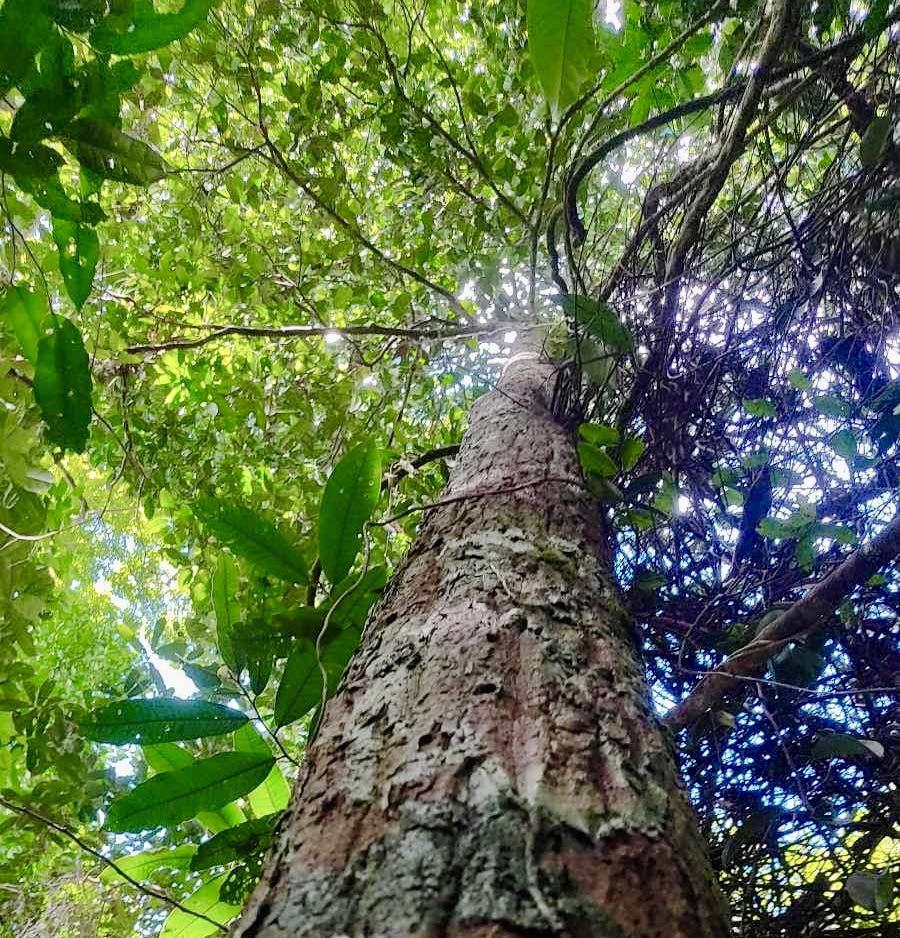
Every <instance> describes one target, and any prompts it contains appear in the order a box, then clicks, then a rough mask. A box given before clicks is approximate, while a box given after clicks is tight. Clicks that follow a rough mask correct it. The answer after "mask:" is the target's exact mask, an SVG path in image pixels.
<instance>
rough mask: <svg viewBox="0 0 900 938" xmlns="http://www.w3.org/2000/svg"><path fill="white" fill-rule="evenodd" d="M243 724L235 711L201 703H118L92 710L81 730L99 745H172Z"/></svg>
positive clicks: (171, 700) (168, 700) (159, 700)
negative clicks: (100, 743)
mask: <svg viewBox="0 0 900 938" xmlns="http://www.w3.org/2000/svg"><path fill="white" fill-rule="evenodd" d="M246 722H247V717H246V716H245V715H244V714H243V713H241V712H240V711H239V710H232V709H231V707H225V706H223V705H222V704H217V703H210V702H208V701H205V700H178V699H176V698H169V697H161V698H156V699H154V700H120V701H118V702H117V703H111V704H108V705H107V706H105V707H103V708H102V709H100V710H97V711H95V712H94V713H93V714H92V715H91V718H90V720H89V721H88V722H86V723H83V724H82V727H81V728H82V731H83V732H84V734H85V736H87V737H88V739H95V740H97V741H98V742H103V743H115V744H117V745H123V744H125V743H144V744H149V745H153V744H155V743H166V742H175V741H177V740H180V739H198V738H199V737H201V736H221V735H222V734H223V733H230V732H232V731H234V730H236V729H237V728H238V727H240V726H243V725H244V724H245V723H246Z"/></svg>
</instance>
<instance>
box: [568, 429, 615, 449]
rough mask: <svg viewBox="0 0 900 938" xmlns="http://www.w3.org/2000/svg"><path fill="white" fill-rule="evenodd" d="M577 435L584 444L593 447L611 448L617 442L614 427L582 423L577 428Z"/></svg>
mask: <svg viewBox="0 0 900 938" xmlns="http://www.w3.org/2000/svg"><path fill="white" fill-rule="evenodd" d="M578 435H579V436H580V437H581V439H582V440H584V442H585V443H591V444H593V445H594V446H612V445H613V444H615V443H618V442H619V431H618V430H617V429H616V428H615V427H610V426H607V425H606V424H601V423H583V424H581V426H579V427H578Z"/></svg>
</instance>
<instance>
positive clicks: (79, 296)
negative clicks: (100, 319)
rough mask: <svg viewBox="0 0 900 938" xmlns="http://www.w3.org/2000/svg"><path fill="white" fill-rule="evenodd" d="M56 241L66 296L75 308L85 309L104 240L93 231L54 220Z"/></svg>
mask: <svg viewBox="0 0 900 938" xmlns="http://www.w3.org/2000/svg"><path fill="white" fill-rule="evenodd" d="M53 240H54V241H55V242H56V247H57V249H58V250H59V272H60V273H61V274H62V278H63V282H64V283H65V285H66V292H67V293H68V294H69V299H71V301H72V302H73V303H74V304H75V308H76V309H81V307H82V306H84V301H85V300H86V299H87V298H88V295H89V294H90V292H91V285H92V284H93V282H94V272H95V271H96V269H97V261H98V260H99V258H100V239H99V238H98V237H97V232H96V231H94V229H93V228H88V227H87V226H86V225H79V224H76V223H74V222H71V221H66V219H64V218H54V219H53Z"/></svg>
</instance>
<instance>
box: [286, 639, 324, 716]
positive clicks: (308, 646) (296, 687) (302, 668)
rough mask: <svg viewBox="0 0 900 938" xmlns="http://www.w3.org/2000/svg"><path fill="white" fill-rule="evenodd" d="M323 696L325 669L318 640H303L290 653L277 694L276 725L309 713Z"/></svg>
mask: <svg viewBox="0 0 900 938" xmlns="http://www.w3.org/2000/svg"><path fill="white" fill-rule="evenodd" d="M321 699H322V672H321V671H320V670H319V662H318V659H317V658H316V646H315V643H314V642H312V641H309V640H308V639H300V641H298V642H297V643H296V644H295V645H294V647H293V649H292V650H291V653H290V655H289V656H288V659H287V662H286V664H285V666H284V673H283V674H282V675H281V681H280V683H279V684H278V691H277V692H276V694H275V725H276V726H286V725H287V724H288V723H293V722H294V720H299V719H300V717H302V716H303V715H304V714H306V713H309V711H310V710H312V709H313V707H315V706H316V705H317V704H318V703H319V701H320V700H321Z"/></svg>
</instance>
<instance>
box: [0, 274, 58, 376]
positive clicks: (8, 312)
mask: <svg viewBox="0 0 900 938" xmlns="http://www.w3.org/2000/svg"><path fill="white" fill-rule="evenodd" d="M48 315H49V309H48V307H47V301H46V299H45V298H44V297H43V296H41V295H39V294H37V293H32V292H31V290H26V289H25V288H24V287H10V288H9V289H8V290H7V291H6V295H5V296H4V297H3V302H2V304H0V319H2V320H5V321H6V322H8V323H9V324H10V326H12V331H13V332H14V333H15V336H16V338H17V339H18V340H19V346H20V347H21V349H22V354H23V355H24V356H25V357H26V358H27V359H28V361H30V362H31V364H32V365H34V364H37V357H38V345H39V344H40V341H41V337H42V336H43V335H44V332H45V330H46V327H47V318H48Z"/></svg>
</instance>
